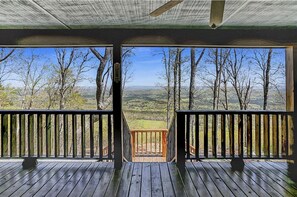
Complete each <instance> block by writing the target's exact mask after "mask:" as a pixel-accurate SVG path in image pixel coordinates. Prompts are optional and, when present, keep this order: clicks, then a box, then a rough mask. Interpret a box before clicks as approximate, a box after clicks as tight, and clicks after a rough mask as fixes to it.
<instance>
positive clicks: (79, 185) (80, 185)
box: [61, 162, 103, 197]
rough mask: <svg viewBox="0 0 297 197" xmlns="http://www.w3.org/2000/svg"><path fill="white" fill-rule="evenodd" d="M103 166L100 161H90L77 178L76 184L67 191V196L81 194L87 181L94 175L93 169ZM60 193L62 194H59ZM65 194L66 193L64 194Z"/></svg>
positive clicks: (72, 196) (76, 196)
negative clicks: (84, 170)
mask: <svg viewBox="0 0 297 197" xmlns="http://www.w3.org/2000/svg"><path fill="white" fill-rule="evenodd" d="M101 166H103V164H102V163H99V162H94V163H92V164H91V165H90V166H89V168H88V169H87V170H86V172H85V173H83V175H82V177H81V178H80V179H79V181H78V182H77V184H76V185H75V186H74V187H73V189H72V191H71V192H70V193H69V196H71V197H78V196H80V195H81V193H82V192H83V191H84V189H85V187H86V186H87V184H88V183H89V181H90V179H91V178H92V176H93V175H94V173H95V171H96V170H97V169H98V168H100V167H101ZM61 195H62V194H61ZM64 195H66V194H64Z"/></svg>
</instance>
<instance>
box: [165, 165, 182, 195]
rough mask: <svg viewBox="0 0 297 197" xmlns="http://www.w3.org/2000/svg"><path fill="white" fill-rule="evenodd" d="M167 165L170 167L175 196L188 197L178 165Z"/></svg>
mask: <svg viewBox="0 0 297 197" xmlns="http://www.w3.org/2000/svg"><path fill="white" fill-rule="evenodd" d="M167 165H168V169H169V174H170V177H171V180H172V185H173V189H174V193H175V196H178V197H184V196H187V194H186V191H185V187H184V186H183V185H184V183H183V181H182V179H181V177H180V174H179V171H178V169H177V167H176V165H175V164H173V163H167Z"/></svg>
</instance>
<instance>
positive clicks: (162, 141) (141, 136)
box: [130, 129, 167, 157]
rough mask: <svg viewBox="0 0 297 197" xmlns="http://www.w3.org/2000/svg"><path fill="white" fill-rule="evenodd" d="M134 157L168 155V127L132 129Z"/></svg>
mask: <svg viewBox="0 0 297 197" xmlns="http://www.w3.org/2000/svg"><path fill="white" fill-rule="evenodd" d="M130 132H131V137H132V138H131V141H132V156H133V157H166V146H167V139H166V134H167V129H138V130H130Z"/></svg>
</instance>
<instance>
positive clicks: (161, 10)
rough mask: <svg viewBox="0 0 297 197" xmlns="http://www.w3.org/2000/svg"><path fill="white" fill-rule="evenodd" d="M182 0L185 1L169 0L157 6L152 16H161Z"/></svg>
mask: <svg viewBox="0 0 297 197" xmlns="http://www.w3.org/2000/svg"><path fill="white" fill-rule="evenodd" d="M181 2H183V0H171V1H168V2H167V3H165V4H164V5H162V6H161V7H159V8H157V9H156V10H154V11H153V12H151V13H150V16H153V17H157V16H160V15H161V14H163V13H164V12H167V11H168V10H170V9H171V8H173V7H174V6H176V5H178V4H180V3H181Z"/></svg>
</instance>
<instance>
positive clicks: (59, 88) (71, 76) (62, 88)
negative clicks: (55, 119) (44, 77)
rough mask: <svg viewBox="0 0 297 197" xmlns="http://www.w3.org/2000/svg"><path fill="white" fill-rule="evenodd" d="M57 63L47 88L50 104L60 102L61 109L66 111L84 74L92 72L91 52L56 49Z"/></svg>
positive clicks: (53, 66)
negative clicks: (90, 64) (90, 63)
mask: <svg viewBox="0 0 297 197" xmlns="http://www.w3.org/2000/svg"><path fill="white" fill-rule="evenodd" d="M55 52H56V58H57V63H56V64H53V65H52V68H53V73H52V76H51V78H50V79H51V80H50V81H49V82H48V84H49V85H51V87H47V88H48V90H47V92H48V94H49V100H50V103H52V104H53V103H55V102H56V101H57V102H58V106H59V109H64V108H65V105H66V103H67V102H68V101H69V97H70V96H71V94H72V93H73V91H74V88H75V87H76V85H77V83H78V82H79V81H81V80H83V79H84V76H83V74H84V73H85V72H87V71H89V70H90V66H89V65H88V64H87V62H89V61H90V59H91V57H90V51H89V50H79V49H76V48H71V49H65V48H59V49H55Z"/></svg>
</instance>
